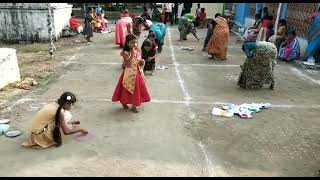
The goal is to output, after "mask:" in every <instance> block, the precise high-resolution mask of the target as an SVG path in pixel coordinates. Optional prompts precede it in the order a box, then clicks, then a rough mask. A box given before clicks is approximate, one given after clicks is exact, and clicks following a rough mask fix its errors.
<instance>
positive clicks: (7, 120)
mask: <svg viewBox="0 0 320 180" xmlns="http://www.w3.org/2000/svg"><path fill="white" fill-rule="evenodd" d="M9 122H10V119H0V124H7V123H9Z"/></svg>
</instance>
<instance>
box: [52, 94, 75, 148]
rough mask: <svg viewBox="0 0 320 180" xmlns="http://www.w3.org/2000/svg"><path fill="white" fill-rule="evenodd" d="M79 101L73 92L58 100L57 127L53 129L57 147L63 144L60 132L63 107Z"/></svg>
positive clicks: (63, 95)
mask: <svg viewBox="0 0 320 180" xmlns="http://www.w3.org/2000/svg"><path fill="white" fill-rule="evenodd" d="M76 101H77V99H76V96H75V95H74V94H72V93H71V92H65V93H63V94H62V95H61V96H60V98H59V99H58V100H57V103H58V104H59V107H58V109H57V112H56V115H55V127H54V129H53V140H54V141H55V142H56V146H60V145H61V144H62V138H61V132H60V126H61V124H60V113H61V109H62V108H63V106H64V105H65V104H66V103H67V102H70V103H75V102H76Z"/></svg>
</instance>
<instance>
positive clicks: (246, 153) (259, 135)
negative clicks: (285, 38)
mask: <svg viewBox="0 0 320 180" xmlns="http://www.w3.org/2000/svg"><path fill="white" fill-rule="evenodd" d="M205 33H206V30H204V29H200V30H198V35H199V37H200V39H201V40H200V42H198V41H197V40H196V39H195V38H194V37H192V35H189V37H188V40H187V41H183V42H181V41H178V39H179V34H178V30H177V27H176V26H169V27H168V29H167V36H166V40H165V46H164V48H163V52H162V53H161V55H160V56H159V58H158V59H157V65H166V66H168V67H169V68H168V69H166V70H157V71H156V72H155V74H154V76H146V82H147V85H148V87H149V90H150V94H151V97H152V102H150V103H146V104H144V105H143V106H142V107H141V111H140V113H138V114H134V113H132V112H130V111H128V110H124V109H122V108H121V105H120V104H119V103H112V102H111V101H110V99H111V96H112V93H113V91H114V88H115V86H116V83H117V81H118V77H119V76H120V73H121V71H122V69H121V57H120V55H119V54H120V51H121V49H120V48H119V47H116V46H114V43H113V40H114V33H110V34H95V36H94V38H93V41H94V42H93V43H90V44H85V45H83V47H82V48H79V50H78V51H75V52H74V54H73V55H72V56H71V58H69V60H66V61H65V62H64V63H65V66H64V67H63V68H62V69H61V70H59V71H57V72H56V75H55V76H54V77H53V78H52V79H53V80H52V81H51V83H49V84H47V85H46V86H39V87H37V88H35V89H33V90H32V91H30V92H29V93H27V94H25V95H23V96H21V97H19V98H17V99H16V101H15V102H12V103H11V105H10V106H9V107H7V108H4V109H2V111H1V112H0V113H1V114H0V117H2V118H10V119H11V121H12V122H11V125H12V126H14V127H18V128H21V129H23V130H25V133H24V134H23V135H21V136H19V137H17V138H13V139H10V138H6V137H4V136H1V137H0V144H1V146H0V153H1V165H0V176H317V171H318V169H319V168H320V151H319V150H320V141H319V139H320V131H319V128H320V121H319V115H320V113H319V110H320V103H319V102H320V97H319V86H320V72H319V71H312V70H305V69H298V68H296V67H295V66H293V65H292V64H288V63H284V62H278V65H277V66H276V70H275V78H276V85H275V90H273V91H272V90H270V89H268V88H267V87H265V88H262V89H258V90H243V89H240V88H239V87H237V86H236V81H237V77H238V75H239V73H240V67H239V65H240V64H242V63H243V61H244V60H245V57H244V54H243V53H242V51H241V47H240V44H237V43H235V42H236V39H237V38H238V37H237V36H236V35H234V34H230V38H229V47H228V60H227V61H223V62H222V61H212V60H208V57H207V56H205V55H204V54H203V52H202V51H201V48H202V44H203V40H204V37H205ZM146 34H147V32H143V34H142V36H141V38H140V41H139V43H140V44H139V45H141V43H142V40H143V39H144V38H145V36H146ZM181 47H192V48H194V51H190V52H189V51H185V50H181V49H180V48H181ZM64 91H71V92H74V93H75V94H76V96H77V98H78V99H79V101H78V102H77V104H76V105H75V108H74V109H73V111H72V113H73V118H75V119H79V120H80V121H81V124H82V126H83V127H85V128H87V129H88V130H89V131H91V132H93V133H95V134H96V138H95V139H93V140H91V141H87V142H77V141H75V140H74V139H73V138H72V136H64V137H63V140H64V142H63V145H62V146H61V147H59V148H55V147H52V148H49V149H45V150H33V149H24V148H21V147H20V145H21V143H22V142H23V141H24V140H26V139H27V137H28V136H29V132H28V129H29V128H30V127H31V118H32V117H33V116H34V115H35V113H36V111H37V110H39V108H41V107H42V106H43V105H44V104H46V103H50V102H52V101H53V100H55V99H57V98H58V97H59V96H60V94H61V93H63V92H64ZM251 102H256V103H260V102H263V103H271V104H272V105H273V106H272V107H271V108H270V109H267V110H263V111H261V112H259V113H257V114H255V115H254V117H253V118H252V119H240V118H239V117H237V116H234V117H232V118H224V117H217V116H212V115H211V110H212V108H213V107H219V106H220V105H221V104H223V103H235V104H241V103H251Z"/></svg>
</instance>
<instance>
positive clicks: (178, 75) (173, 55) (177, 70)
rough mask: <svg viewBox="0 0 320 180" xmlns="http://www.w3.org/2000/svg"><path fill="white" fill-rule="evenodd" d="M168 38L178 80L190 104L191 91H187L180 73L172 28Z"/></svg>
mask: <svg viewBox="0 0 320 180" xmlns="http://www.w3.org/2000/svg"><path fill="white" fill-rule="evenodd" d="M168 39H169V47H170V51H171V58H172V61H173V64H174V69H175V71H176V75H177V77H178V82H179V85H180V87H181V90H182V92H183V95H184V99H185V100H186V101H187V102H186V105H187V106H188V101H189V100H191V97H190V96H189V93H188V92H187V90H186V88H185V86H184V81H183V80H182V78H181V75H180V71H179V69H178V64H179V63H177V61H176V57H175V53H174V50H173V47H172V43H171V33H170V29H169V30H168Z"/></svg>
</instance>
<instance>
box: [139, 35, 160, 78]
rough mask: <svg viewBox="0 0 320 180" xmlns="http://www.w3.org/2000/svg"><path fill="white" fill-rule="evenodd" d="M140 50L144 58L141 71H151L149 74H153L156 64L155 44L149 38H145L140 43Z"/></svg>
mask: <svg viewBox="0 0 320 180" xmlns="http://www.w3.org/2000/svg"><path fill="white" fill-rule="evenodd" d="M141 51H142V59H144V60H145V65H144V68H143V72H144V73H146V71H151V74H150V76H153V71H154V70H155V64H156V53H157V45H156V44H155V43H153V42H152V41H151V40H149V39H146V40H144V42H143V43H142V46H141Z"/></svg>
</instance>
